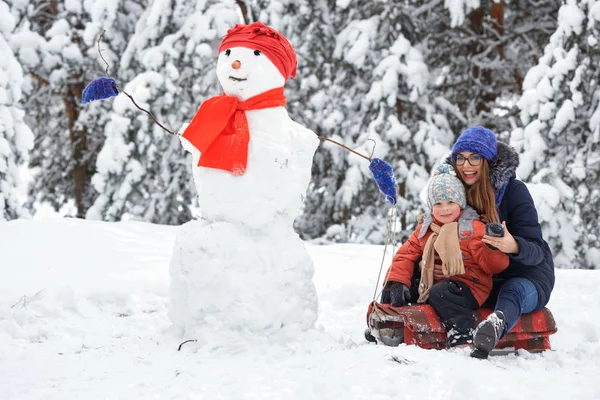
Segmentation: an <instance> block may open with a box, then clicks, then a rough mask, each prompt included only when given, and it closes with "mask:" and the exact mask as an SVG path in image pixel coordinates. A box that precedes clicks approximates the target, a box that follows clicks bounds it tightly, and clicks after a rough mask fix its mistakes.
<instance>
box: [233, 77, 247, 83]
mask: <svg viewBox="0 0 600 400" xmlns="http://www.w3.org/2000/svg"><path fill="white" fill-rule="evenodd" d="M229 79H231V80H232V81H236V82H243V81H245V80H246V78H236V77H235V76H230V77H229Z"/></svg>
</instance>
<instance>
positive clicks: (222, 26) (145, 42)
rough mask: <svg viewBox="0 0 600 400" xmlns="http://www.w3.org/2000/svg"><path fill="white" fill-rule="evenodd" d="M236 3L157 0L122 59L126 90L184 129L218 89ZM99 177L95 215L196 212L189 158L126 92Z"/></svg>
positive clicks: (152, 217)
mask: <svg viewBox="0 0 600 400" xmlns="http://www.w3.org/2000/svg"><path fill="white" fill-rule="evenodd" d="M238 11H239V8H238V6H237V5H236V3H235V2H234V1H217V0H213V1H211V0H209V1H202V2H189V1H185V0H177V1H173V2H163V1H158V0H156V1H152V2H150V3H149V4H148V6H147V7H146V9H145V12H144V13H143V15H142V16H141V17H140V19H139V21H138V23H137V25H136V27H135V34H134V35H133V36H132V38H131V40H130V42H129V45H128V47H127V49H126V50H125V52H124V53H123V56H122V57H121V60H120V74H121V75H122V76H127V77H128V82H127V84H126V85H125V90H126V91H127V92H128V93H129V94H131V95H132V96H133V97H134V98H135V100H136V102H137V103H138V104H140V105H141V106H142V107H144V108H146V109H147V110H150V111H151V112H152V113H153V115H154V116H155V117H156V118H157V120H158V121H160V122H161V123H162V124H163V125H164V126H166V127H167V128H168V129H170V130H172V131H177V130H179V129H180V128H181V127H182V124H183V123H186V122H189V121H190V120H191V119H192V117H193V116H194V114H195V113H196V110H197V109H198V107H199V106H200V104H201V103H202V101H204V100H205V99H206V98H208V97H211V96H215V95H218V94H219V93H220V87H219V85H218V82H217V79H216V73H215V66H216V59H217V48H218V46H219V43H220V40H221V38H222V37H223V35H225V33H226V32H227V30H228V29H229V28H231V27H233V26H234V25H235V24H236V23H240V22H241V21H240V17H239V13H238ZM109 118H110V123H108V124H107V125H106V128H105V131H104V134H105V135H106V142H105V143H104V147H103V148H102V150H101V151H100V154H99V156H98V162H97V173H96V174H95V176H94V177H93V184H94V187H95V189H96V190H97V191H98V193H100V195H99V196H98V198H97V200H96V202H95V203H94V205H93V207H92V208H91V209H90V210H89V212H88V217H89V218H98V219H103V220H110V221H114V220H119V219H121V218H123V217H124V216H127V217H129V218H137V219H142V220H145V221H150V222H155V223H163V224H180V223H183V222H187V221H189V220H190V219H191V218H192V210H193V206H194V204H195V202H196V200H195V198H196V191H195V188H194V185H193V178H192V174H191V169H190V163H191V161H190V159H189V158H188V156H187V154H186V152H185V150H184V149H183V148H182V147H181V145H180V143H179V139H178V138H177V137H176V136H173V135H169V134H166V133H165V132H164V131H163V130H162V129H161V128H160V127H159V126H157V125H156V124H154V123H153V122H152V120H151V119H150V118H149V117H148V116H147V115H146V114H143V113H141V112H140V111H139V110H138V109H137V108H135V106H134V105H133V104H132V103H131V102H130V101H129V99H127V98H126V97H124V96H120V97H118V98H117V99H116V100H115V102H114V104H113V109H112V111H111V112H110V115H109Z"/></svg>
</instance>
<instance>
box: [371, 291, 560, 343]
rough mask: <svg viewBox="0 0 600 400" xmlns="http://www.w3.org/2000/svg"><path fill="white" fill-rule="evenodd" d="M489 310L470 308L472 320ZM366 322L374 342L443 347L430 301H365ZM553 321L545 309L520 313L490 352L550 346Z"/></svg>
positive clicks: (442, 332) (443, 336) (442, 335)
mask: <svg viewBox="0 0 600 400" xmlns="http://www.w3.org/2000/svg"><path fill="white" fill-rule="evenodd" d="M492 311H493V310H491V309H488V308H480V309H478V310H475V311H474V315H475V320H476V323H479V322H480V321H481V320H483V319H485V318H486V317H487V316H488V315H489V314H490V313H491V312H492ZM367 324H368V326H369V329H370V334H371V335H372V336H373V337H374V338H375V339H376V340H377V342H379V343H382V344H385V345H387V346H398V345H399V344H400V343H406V344H414V345H416V346H419V347H422V348H424V349H445V348H447V346H446V330H445V329H444V326H443V325H442V323H441V322H440V319H439V318H438V316H437V314H436V313H435V311H434V310H433V308H432V307H431V306H430V305H411V306H405V307H392V306H391V305H389V304H379V303H377V302H373V303H371V304H369V310H368V312H367ZM556 331H557V329H556V322H555V321H554V317H553V316H552V313H551V312H550V310H549V309H547V308H544V309H542V310H539V311H536V312H533V313H530V314H523V315H522V316H521V319H520V320H519V322H518V323H517V325H516V326H515V327H514V328H513V329H512V330H511V331H510V332H509V333H508V335H506V337H505V338H503V339H502V340H501V341H500V342H499V343H498V345H497V346H496V348H495V349H494V351H492V353H491V355H493V354H502V353H506V352H508V351H514V350H519V349H525V350H527V351H529V352H532V353H537V352H541V351H544V350H550V349H551V348H550V335H552V334H553V333H556Z"/></svg>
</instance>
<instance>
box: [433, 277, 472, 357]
mask: <svg viewBox="0 0 600 400" xmlns="http://www.w3.org/2000/svg"><path fill="white" fill-rule="evenodd" d="M428 303H429V304H430V305H431V306H432V307H433V309H434V310H435V312H436V313H437V314H438V316H439V317H440V320H441V321H442V324H443V325H444V328H446V334H447V335H448V345H449V346H456V345H459V344H465V343H469V342H470V341H471V338H472V335H473V329H475V317H474V316H473V310H475V309H477V308H479V303H477V300H476V299H475V297H474V296H473V293H471V290H470V289H469V288H468V287H467V285H465V284H464V283H462V282H459V281H454V280H450V279H449V280H445V281H441V282H438V283H436V284H435V285H433V287H432V288H431V292H430V293H429V300H428Z"/></svg>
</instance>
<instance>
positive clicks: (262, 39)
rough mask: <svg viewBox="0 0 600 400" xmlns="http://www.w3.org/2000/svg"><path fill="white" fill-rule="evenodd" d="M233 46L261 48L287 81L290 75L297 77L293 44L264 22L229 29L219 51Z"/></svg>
mask: <svg viewBox="0 0 600 400" xmlns="http://www.w3.org/2000/svg"><path fill="white" fill-rule="evenodd" d="M232 47H247V48H249V49H253V50H259V51H260V52H261V53H263V54H264V55H266V56H267V58H268V59H269V60H270V61H271V62H272V63H273V64H274V65H275V66H276V67H277V69H278V70H279V72H281V75H283V77H284V78H285V80H286V81H287V79H288V78H289V77H292V78H295V77H296V65H297V64H298V62H297V61H296V53H295V52H294V49H293V48H292V45H291V44H290V42H289V41H288V40H287V38H286V37H285V36H283V35H282V34H280V33H279V32H277V31H276V30H275V29H273V28H271V27H270V26H267V25H265V24H263V23H262V22H254V23H252V24H250V25H241V24H238V25H236V26H234V27H233V28H231V29H229V30H228V31H227V33H226V34H225V37H224V38H223V40H222V41H221V45H220V46H219V53H221V52H222V51H223V50H225V49H230V48H232Z"/></svg>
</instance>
